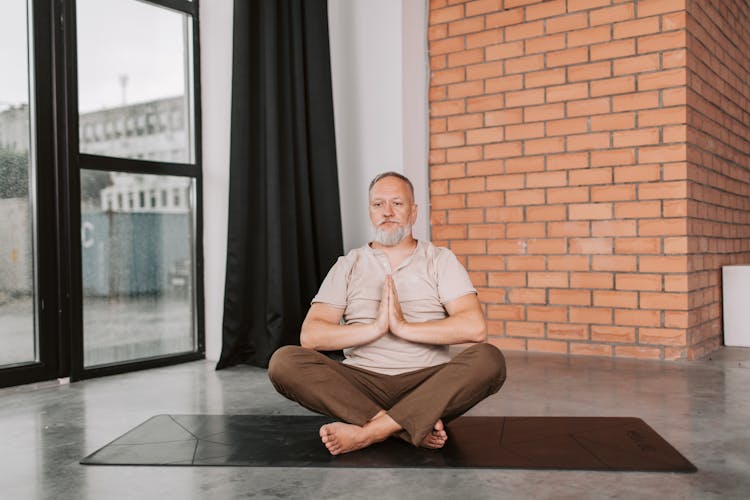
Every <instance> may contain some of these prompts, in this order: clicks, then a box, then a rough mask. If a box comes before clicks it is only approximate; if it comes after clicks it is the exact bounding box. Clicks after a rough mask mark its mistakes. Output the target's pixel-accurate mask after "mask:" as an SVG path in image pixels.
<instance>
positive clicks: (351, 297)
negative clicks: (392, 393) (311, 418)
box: [312, 241, 476, 375]
mask: <svg viewBox="0 0 750 500" xmlns="http://www.w3.org/2000/svg"><path fill="white" fill-rule="evenodd" d="M388 274H392V275H393V281H394V283H395V285H396V291H397V293H398V299H399V302H400V304H401V309H402V311H403V314H404V319H405V320H406V321H408V322H423V321H431V320H437V319H443V318H445V317H446V316H447V315H448V314H447V312H446V310H445V307H444V305H445V304H446V303H448V302H451V301H452V300H455V299H457V298H459V297H462V296H464V295H467V294H469V293H476V290H475V289H474V286H473V285H472V284H471V280H470V279H469V275H468V274H467V272H466V270H465V269H464V267H463V266H462V265H461V263H460V262H459V261H458V259H456V256H455V255H454V254H453V252H451V251H450V250H448V249H447V248H442V247H436V246H434V245H433V244H432V243H430V242H425V241H418V242H417V247H416V248H415V250H414V253H412V255H411V256H410V257H408V258H407V259H406V260H404V262H402V263H401V265H399V267H398V268H397V269H396V270H394V271H393V272H392V273H391V265H390V263H389V262H388V257H387V256H386V255H385V253H383V252H382V251H380V250H373V249H372V248H370V246H369V245H365V246H363V247H361V248H357V249H354V250H352V251H351V252H349V253H348V254H347V255H346V256H344V257H339V259H338V261H337V262H336V264H334V266H333V267H332V268H331V270H330V271H329V272H328V275H327V276H326V279H325V280H324V281H323V284H322V285H321V286H320V290H318V294H317V295H316V296H315V298H313V300H312V302H313V303H315V302H322V303H325V304H329V305H332V306H334V307H339V308H342V309H344V316H343V317H344V321H345V322H346V324H347V325H351V324H355V323H366V324H367V323H372V322H373V321H375V317H376V316H377V312H378V308H379V307H380V297H381V296H382V293H383V285H384V284H385V277H386V276H387V275H388ZM344 356H346V359H345V360H344V363H347V364H350V365H354V366H358V367H360V368H364V369H366V370H370V371H374V372H378V373H384V374H387V375H395V374H398V373H404V372H408V371H412V370H418V369H420V368H425V367H428V366H434V365H438V364H440V363H445V362H447V361H449V360H450V357H449V356H448V346H440V345H430V344H418V343H414V342H409V341H407V340H403V339H401V338H399V337H396V336H395V335H393V334H391V333H387V334H386V335H384V336H383V337H380V338H379V339H377V340H375V341H373V342H371V343H369V344H366V345H363V346H359V347H352V348H350V349H344Z"/></svg>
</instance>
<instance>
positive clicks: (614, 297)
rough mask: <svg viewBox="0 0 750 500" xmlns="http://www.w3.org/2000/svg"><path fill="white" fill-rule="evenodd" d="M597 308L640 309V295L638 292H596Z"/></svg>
mask: <svg viewBox="0 0 750 500" xmlns="http://www.w3.org/2000/svg"><path fill="white" fill-rule="evenodd" d="M594 306H595V307H624V308H631V309H632V308H636V307H638V294H637V293H636V292H612V291H608V290H596V291H595V292H594Z"/></svg>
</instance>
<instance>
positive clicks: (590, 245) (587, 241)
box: [568, 238, 612, 254]
mask: <svg viewBox="0 0 750 500" xmlns="http://www.w3.org/2000/svg"><path fill="white" fill-rule="evenodd" d="M568 249H569V252H570V253H571V254H610V253H612V238H571V239H570V241H569V242H568Z"/></svg>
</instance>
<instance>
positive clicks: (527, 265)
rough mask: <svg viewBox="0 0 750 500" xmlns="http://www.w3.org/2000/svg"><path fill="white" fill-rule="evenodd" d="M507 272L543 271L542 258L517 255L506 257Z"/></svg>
mask: <svg viewBox="0 0 750 500" xmlns="http://www.w3.org/2000/svg"><path fill="white" fill-rule="evenodd" d="M506 260H507V266H508V270H509V271H543V270H544V266H545V264H544V257H542V256H536V255H519V256H511V257H506Z"/></svg>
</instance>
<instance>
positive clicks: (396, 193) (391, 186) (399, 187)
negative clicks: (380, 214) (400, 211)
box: [370, 177, 411, 198]
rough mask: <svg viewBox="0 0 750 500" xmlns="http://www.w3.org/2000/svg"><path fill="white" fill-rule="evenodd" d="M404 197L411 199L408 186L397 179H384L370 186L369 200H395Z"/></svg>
mask: <svg viewBox="0 0 750 500" xmlns="http://www.w3.org/2000/svg"><path fill="white" fill-rule="evenodd" d="M402 195H405V196H406V197H407V198H411V190H410V189H409V184H407V183H406V182H405V181H403V180H401V179H399V178H398V177H384V178H382V179H380V180H379V181H378V182H376V183H375V185H374V186H372V191H371V192H370V198H384V197H388V198H397V197H401V196H402Z"/></svg>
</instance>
